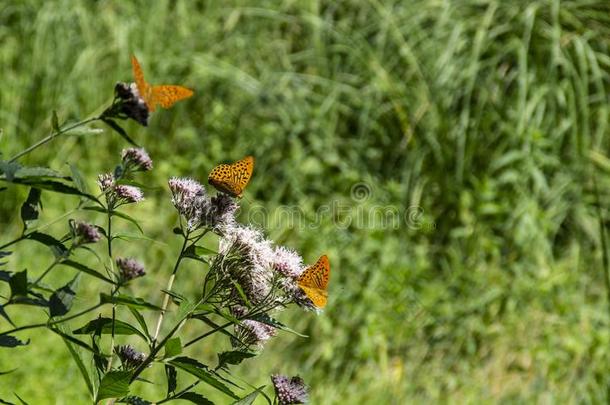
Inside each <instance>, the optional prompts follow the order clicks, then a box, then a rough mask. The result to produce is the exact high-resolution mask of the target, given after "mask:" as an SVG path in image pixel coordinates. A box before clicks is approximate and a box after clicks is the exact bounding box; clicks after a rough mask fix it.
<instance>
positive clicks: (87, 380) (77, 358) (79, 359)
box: [62, 336, 93, 395]
mask: <svg viewBox="0 0 610 405" xmlns="http://www.w3.org/2000/svg"><path fill="white" fill-rule="evenodd" d="M62 339H63V341H64V343H65V344H66V346H67V347H68V351H69V352H70V354H71V355H72V358H73V359H74V362H75V363H76V365H77V367H78V369H79V370H80V373H81V375H82V376H83V379H84V380H85V384H87V389H88V390H89V393H90V394H91V395H93V385H92V383H91V377H90V376H89V373H88V372H87V367H85V363H84V362H83V359H82V357H81V356H80V354H79V353H78V351H77V349H76V348H75V347H74V346H73V345H72V343H70V341H69V340H67V339H65V338H63V336H62Z"/></svg>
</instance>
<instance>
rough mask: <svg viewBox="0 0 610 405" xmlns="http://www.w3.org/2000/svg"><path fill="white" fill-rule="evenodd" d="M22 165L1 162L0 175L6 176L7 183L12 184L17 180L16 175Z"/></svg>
mask: <svg viewBox="0 0 610 405" xmlns="http://www.w3.org/2000/svg"><path fill="white" fill-rule="evenodd" d="M20 167H21V165H20V164H19V163H17V162H7V161H6V160H0V174H2V175H4V177H5V178H6V180H7V181H10V182H12V181H13V179H14V178H15V173H16V172H17V170H19V168H20Z"/></svg>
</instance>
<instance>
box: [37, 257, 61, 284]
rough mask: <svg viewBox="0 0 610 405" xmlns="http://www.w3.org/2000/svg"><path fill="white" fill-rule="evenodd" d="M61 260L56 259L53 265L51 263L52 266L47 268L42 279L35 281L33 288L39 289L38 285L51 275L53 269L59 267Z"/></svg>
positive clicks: (41, 276)
mask: <svg viewBox="0 0 610 405" xmlns="http://www.w3.org/2000/svg"><path fill="white" fill-rule="evenodd" d="M59 262H60V260H59V259H55V261H54V262H53V263H51V265H50V266H49V267H47V269H46V270H45V271H44V272H43V273H42V274H41V275H40V277H38V278H37V279H36V281H34V284H33V287H37V286H38V283H40V282H41V281H42V279H43V278H44V277H45V276H46V275H47V274H49V272H50V271H51V270H52V269H53V267H55V266H57V265H58V264H59Z"/></svg>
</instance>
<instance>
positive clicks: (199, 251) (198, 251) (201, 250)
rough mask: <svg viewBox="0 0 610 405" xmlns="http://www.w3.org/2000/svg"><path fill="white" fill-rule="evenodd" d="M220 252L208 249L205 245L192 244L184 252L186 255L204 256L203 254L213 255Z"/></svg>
mask: <svg viewBox="0 0 610 405" xmlns="http://www.w3.org/2000/svg"><path fill="white" fill-rule="evenodd" d="M217 254H218V252H215V251H213V250H212V249H208V248H206V247H203V246H197V245H190V246H189V247H188V248H186V250H185V251H184V253H183V254H182V255H183V256H185V257H202V256H213V255H217Z"/></svg>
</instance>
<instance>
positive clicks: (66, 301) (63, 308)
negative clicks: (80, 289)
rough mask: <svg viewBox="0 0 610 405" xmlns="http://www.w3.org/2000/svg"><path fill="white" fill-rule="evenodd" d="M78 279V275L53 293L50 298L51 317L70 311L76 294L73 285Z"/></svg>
mask: <svg viewBox="0 0 610 405" xmlns="http://www.w3.org/2000/svg"><path fill="white" fill-rule="evenodd" d="M77 280H78V275H77V276H76V277H74V278H73V279H72V280H71V281H70V282H69V283H68V284H66V285H65V286H63V287H61V288H59V289H57V290H56V291H55V292H54V293H53V294H52V295H51V298H50V299H49V310H50V316H51V317H54V316H61V315H65V314H67V313H68V312H69V311H70V308H72V301H73V300H74V297H75V296H76V293H75V292H74V290H73V289H72V287H73V286H74V285H75V284H76V281H77Z"/></svg>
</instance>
